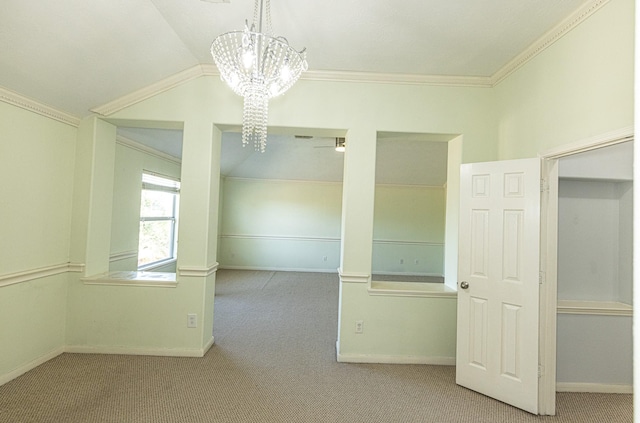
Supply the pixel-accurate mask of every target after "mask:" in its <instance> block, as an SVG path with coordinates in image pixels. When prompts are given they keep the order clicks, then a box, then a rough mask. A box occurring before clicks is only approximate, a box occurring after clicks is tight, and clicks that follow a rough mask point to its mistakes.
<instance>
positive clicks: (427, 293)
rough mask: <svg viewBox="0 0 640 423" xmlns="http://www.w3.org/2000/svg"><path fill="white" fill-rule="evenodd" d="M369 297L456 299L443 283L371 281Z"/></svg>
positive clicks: (453, 291)
mask: <svg viewBox="0 0 640 423" xmlns="http://www.w3.org/2000/svg"><path fill="white" fill-rule="evenodd" d="M368 291H369V295H385V296H392V297H425V298H454V299H455V298H456V297H457V296H458V293H457V291H456V290H454V289H451V288H449V287H448V286H446V285H445V284H443V283H429V282H427V283H424V282H393V281H371V286H370V287H369V289H368Z"/></svg>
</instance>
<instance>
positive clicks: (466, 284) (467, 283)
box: [460, 281, 469, 289]
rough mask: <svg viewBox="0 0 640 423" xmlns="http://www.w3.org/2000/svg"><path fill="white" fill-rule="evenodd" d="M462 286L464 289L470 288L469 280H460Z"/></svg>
mask: <svg viewBox="0 0 640 423" xmlns="http://www.w3.org/2000/svg"><path fill="white" fill-rule="evenodd" d="M460 288H462V289H467V288H469V282H465V281H462V282H460Z"/></svg>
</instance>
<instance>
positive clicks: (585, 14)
mask: <svg viewBox="0 0 640 423" xmlns="http://www.w3.org/2000/svg"><path fill="white" fill-rule="evenodd" d="M607 3H609V0H592V1H590V2H588V3H586V4H585V5H584V6H582V7H581V8H579V9H578V10H576V11H575V12H574V13H572V14H571V15H569V16H568V17H567V18H565V19H564V20H563V21H561V22H560V23H559V24H558V25H556V26H555V27H553V28H552V29H550V30H549V31H547V32H546V33H545V34H544V35H543V36H542V37H540V38H538V39H537V40H536V41H534V42H533V43H532V44H531V45H530V46H529V47H527V48H526V49H525V50H524V51H523V52H522V53H520V54H518V55H517V56H516V57H514V58H513V59H511V61H509V62H508V63H507V64H506V65H504V66H503V67H502V68H500V69H499V70H498V71H497V72H496V73H494V74H493V75H492V76H491V86H495V85H497V84H499V83H500V82H502V81H503V80H505V79H506V78H507V77H508V76H509V75H511V74H512V73H513V72H515V71H517V70H518V69H520V68H521V67H522V66H523V65H524V64H525V63H527V62H529V61H530V60H531V59H533V58H534V57H536V56H537V55H538V54H540V53H542V52H543V51H544V50H546V49H547V48H548V47H550V46H551V45H552V44H554V43H555V42H556V41H558V40H559V39H560V38H562V37H563V36H565V35H566V34H568V33H569V32H571V30H572V29H574V28H575V27H577V26H578V25H580V24H581V23H582V22H584V21H585V20H586V19H587V18H589V17H590V16H591V15H593V14H594V13H595V12H596V11H598V10H599V9H600V8H601V7H602V6H604V5H605V4H607Z"/></svg>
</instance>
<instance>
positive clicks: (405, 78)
mask: <svg viewBox="0 0 640 423" xmlns="http://www.w3.org/2000/svg"><path fill="white" fill-rule="evenodd" d="M608 2H609V0H592V1H590V2H589V3H587V4H585V5H584V6H583V7H581V8H580V9H578V10H576V11H575V12H574V13H572V14H571V15H570V16H568V17H567V18H566V19H564V20H563V21H562V22H560V23H559V24H558V25H556V26H555V27H554V28H552V29H551V30H549V31H547V32H546V33H545V34H544V35H543V36H542V37H540V38H539V39H538V40H536V41H535V42H533V43H532V44H531V45H530V46H529V47H528V48H527V49H526V50H524V51H523V52H522V53H520V54H518V55H517V56H516V57H514V58H513V59H512V60H511V61H509V62H508V63H507V64H506V65H504V66H503V67H502V68H500V69H499V70H498V71H497V72H495V73H494V74H493V75H491V76H447V75H413V74H395V73H375V72H349V71H323V70H309V71H306V72H305V73H303V74H302V76H301V77H300V79H301V80H303V81H326V82H361V83H376V84H408V85H433V86H451V87H480V88H491V87H494V86H495V85H497V84H498V83H500V82H501V81H503V80H504V79H505V78H506V77H508V76H509V75H510V74H512V73H513V72H515V71H516V70H517V69H519V68H520V67H522V66H523V65H524V64H525V63H527V62H528V61H529V60H531V59H533V58H534V57H535V56H537V55H538V54H540V53H541V52H542V51H544V50H545V49H546V48H548V47H549V46H551V45H552V44H553V43H555V42H556V41H558V40H559V39H560V38H562V37H563V36H564V35H566V34H567V33H569V32H570V31H571V30H572V29H574V28H575V27H577V26H578V25H579V24H580V23H582V22H583V21H585V20H586V19H587V18H589V17H590V16H591V15H592V14H594V13H595V12H596V11H597V10H598V9H600V8H601V7H602V6H604V5H605V4H607V3H608ZM218 75H220V73H219V72H218V68H217V67H216V66H215V65H214V64H212V63H201V64H198V65H195V66H193V67H191V68H189V69H186V70H183V71H182V72H178V73H176V74H174V75H171V76H169V77H167V78H165V79H163V80H161V81H158V82H156V83H154V84H151V85H149V86H147V87H144V88H142V89H139V90H137V91H134V92H132V93H129V94H127V95H124V96H122V97H120V98H117V99H115V100H113V101H111V102H109V103H106V104H103V105H101V106H97V107H95V108H93V109H91V111H92V112H94V113H97V114H99V115H102V116H108V115H110V114H112V113H115V112H117V111H120V110H122V109H124V108H125V107H128V106H131V105H133V104H135V103H138V102H140V101H143V100H146V99H148V98H150V97H153V96H155V95H157V94H160V93H162V92H164V91H168V90H170V89H172V88H174V87H176V86H178V85H181V84H183V83H185V82H187V81H190V80H192V79H196V78H198V77H200V76H218ZM0 99H1V96H0ZM74 119H77V118H74ZM75 126H77V124H76V125H75Z"/></svg>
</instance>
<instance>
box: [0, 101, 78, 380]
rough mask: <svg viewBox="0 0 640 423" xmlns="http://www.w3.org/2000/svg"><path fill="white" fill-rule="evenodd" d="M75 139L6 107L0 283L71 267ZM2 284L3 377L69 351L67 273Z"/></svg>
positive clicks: (0, 115)
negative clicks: (44, 270) (10, 277)
mask: <svg viewBox="0 0 640 423" xmlns="http://www.w3.org/2000/svg"><path fill="white" fill-rule="evenodd" d="M75 138H76V129H75V128H74V127H72V126H69V125H66V124H63V123H60V122H57V121H54V120H52V119H49V118H45V117H42V116H40V115H37V114H34V113H31V112H28V111H26V110H23V109H21V108H18V107H15V106H12V105H9V104H6V103H2V102H0V163H1V164H0V179H2V181H3V183H2V184H0V199H1V200H0V234H2V235H1V239H2V241H1V242H0V278H2V279H4V278H3V277H5V276H8V275H11V274H15V273H18V272H30V271H34V270H36V269H41V268H45V267H50V266H56V265H66V263H68V261H69V242H70V227H71V199H72V195H73V163H74V154H75ZM2 283H3V280H0V322H2V324H0V379H2V378H3V377H4V376H5V375H7V374H11V373H12V372H16V371H20V369H24V368H25V366H28V364H29V363H30V362H32V361H36V360H39V359H41V358H42V357H47V356H50V355H51V354H55V353H57V352H60V351H61V349H62V348H63V347H64V342H65V339H64V336H65V324H66V309H67V273H61V274H57V275H53V276H48V277H43V278H39V279H31V280H30V279H29V278H28V277H27V280H26V281H24V282H20V283H16V284H12V285H7V286H1V285H2Z"/></svg>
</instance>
